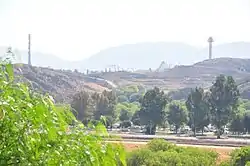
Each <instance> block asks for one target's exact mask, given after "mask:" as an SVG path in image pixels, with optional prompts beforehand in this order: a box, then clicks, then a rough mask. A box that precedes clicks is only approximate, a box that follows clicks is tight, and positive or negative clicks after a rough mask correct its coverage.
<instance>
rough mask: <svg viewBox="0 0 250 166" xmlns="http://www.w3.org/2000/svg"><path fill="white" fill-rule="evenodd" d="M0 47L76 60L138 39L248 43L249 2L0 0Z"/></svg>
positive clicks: (193, 43)
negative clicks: (29, 37)
mask: <svg viewBox="0 0 250 166" xmlns="http://www.w3.org/2000/svg"><path fill="white" fill-rule="evenodd" d="M0 25H1V28H0V45H2V46H3V45H5V46H6V45H12V46H13V47H17V48H20V49H26V48H27V34H28V33H31V34H32V44H33V45H32V49H33V50H36V51H42V52H45V53H53V54H56V55H57V56H59V57H61V58H63V59H71V60H78V59H83V58H86V57H89V56H91V55H92V54H94V53H97V52H99V51H100V50H102V49H105V48H108V47H112V46H117V45H122V44H132V43H137V42H155V41H156V42H157V41H180V42H185V43H188V44H191V45H197V46H205V45H206V44H207V43H206V40H207V38H208V37H209V36H210V35H212V36H213V37H214V39H215V40H216V43H223V42H231V41H250V0H0Z"/></svg>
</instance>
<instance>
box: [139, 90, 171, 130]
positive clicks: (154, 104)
mask: <svg viewBox="0 0 250 166" xmlns="http://www.w3.org/2000/svg"><path fill="white" fill-rule="evenodd" d="M168 100H169V99H168V98H167V96H166V95H165V94H164V92H163V91H161V90H160V89H159V88H157V87H155V88H154V89H151V90H148V91H147V92H146V94H145V95H144V96H143V98H142V100H141V101H140V103H141V109H140V111H139V112H138V115H139V118H140V121H141V124H142V125H148V126H147V128H148V130H147V133H146V134H155V132H154V131H155V130H156V125H159V124H161V121H162V115H163V113H164V108H165V106H166V104H167V103H168Z"/></svg>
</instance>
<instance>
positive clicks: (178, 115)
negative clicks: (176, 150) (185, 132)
mask: <svg viewBox="0 0 250 166" xmlns="http://www.w3.org/2000/svg"><path fill="white" fill-rule="evenodd" d="M187 121H188V112H187V110H186V108H185V106H184V105H183V104H181V103H180V102H172V103H170V104H169V106H168V123H169V124H170V125H174V126H175V133H176V134H177V131H178V129H179V128H180V127H181V126H182V125H184V124H185V123H187Z"/></svg>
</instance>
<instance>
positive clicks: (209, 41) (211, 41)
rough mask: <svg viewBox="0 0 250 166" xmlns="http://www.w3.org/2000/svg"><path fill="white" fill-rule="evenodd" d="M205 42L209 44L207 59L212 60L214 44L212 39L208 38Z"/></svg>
mask: <svg viewBox="0 0 250 166" xmlns="http://www.w3.org/2000/svg"><path fill="white" fill-rule="evenodd" d="M207 41H208V43H209V48H208V54H209V59H212V43H213V42H214V39H213V38H212V37H209V38H208V40H207Z"/></svg>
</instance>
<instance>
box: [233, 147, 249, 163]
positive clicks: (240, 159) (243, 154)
mask: <svg viewBox="0 0 250 166" xmlns="http://www.w3.org/2000/svg"><path fill="white" fill-rule="evenodd" d="M231 157H232V158H231V163H232V165H233V166H241V165H244V166H245V165H249V164H250V147H249V146H248V147H242V148H240V149H236V150H234V151H233V152H232V154H231Z"/></svg>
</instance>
